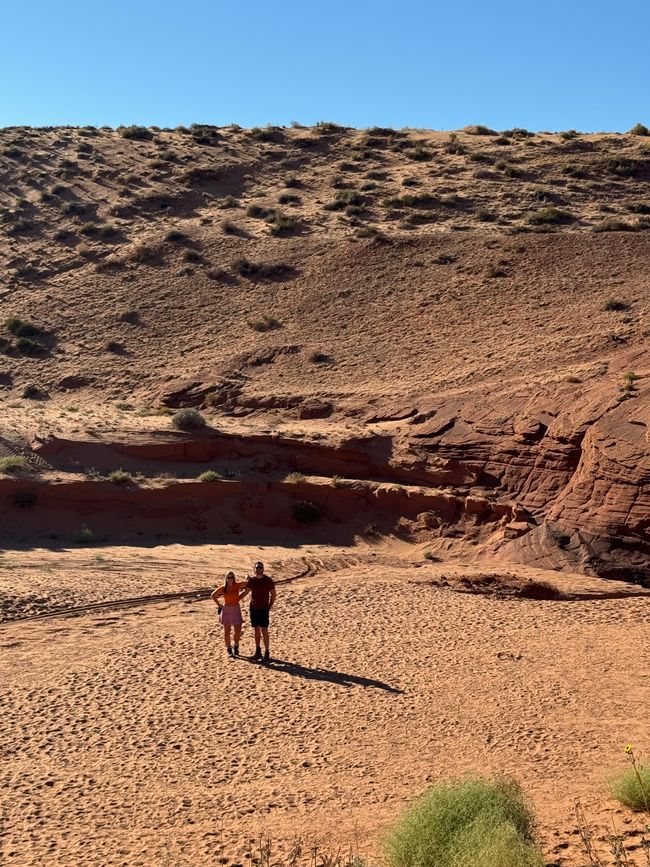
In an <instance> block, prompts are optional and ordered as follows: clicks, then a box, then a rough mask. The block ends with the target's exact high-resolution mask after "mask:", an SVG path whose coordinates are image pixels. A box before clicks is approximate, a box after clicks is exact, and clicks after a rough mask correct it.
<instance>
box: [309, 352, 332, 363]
mask: <svg viewBox="0 0 650 867" xmlns="http://www.w3.org/2000/svg"><path fill="white" fill-rule="evenodd" d="M309 360H310V361H311V363H312V364H327V362H329V361H331V360H332V357H331V356H330V355H327V354H326V353H324V352H318V351H317V352H310V353H309Z"/></svg>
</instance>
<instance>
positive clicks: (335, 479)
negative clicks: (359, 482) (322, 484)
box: [332, 476, 348, 488]
mask: <svg viewBox="0 0 650 867" xmlns="http://www.w3.org/2000/svg"><path fill="white" fill-rule="evenodd" d="M347 486H348V485H347V482H346V481H345V479H344V478H342V477H341V476H332V487H333V488H347Z"/></svg>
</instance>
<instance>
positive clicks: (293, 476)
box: [284, 473, 307, 485]
mask: <svg viewBox="0 0 650 867" xmlns="http://www.w3.org/2000/svg"><path fill="white" fill-rule="evenodd" d="M284 480H285V482H291V484H293V485H299V484H301V483H302V482H306V481H307V477H306V476H305V475H304V473H289V474H288V475H286V476H285V477H284Z"/></svg>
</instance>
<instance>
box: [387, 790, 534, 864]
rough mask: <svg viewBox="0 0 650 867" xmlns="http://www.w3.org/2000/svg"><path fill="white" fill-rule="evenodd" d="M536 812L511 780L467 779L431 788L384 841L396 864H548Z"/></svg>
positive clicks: (388, 853) (390, 859) (389, 857)
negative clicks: (535, 823) (536, 838)
mask: <svg viewBox="0 0 650 867" xmlns="http://www.w3.org/2000/svg"><path fill="white" fill-rule="evenodd" d="M532 832H533V814H532V812H531V810H530V808H529V807H528V805H527V804H526V802H525V799H524V796H523V793H522V791H521V789H520V788H519V786H518V785H517V784H516V783H515V782H512V781H509V780H504V779H501V778H497V779H494V780H482V779H467V780H452V781H449V782H441V783H438V784H437V785H435V786H433V787H432V788H430V789H429V790H428V791H427V792H425V794H424V795H422V797H421V798H420V799H419V800H418V801H416V803H415V804H414V805H413V806H412V807H411V808H410V809H409V810H408V811H407V812H406V813H405V814H404V815H403V817H402V818H401V819H400V820H399V821H398V823H397V825H396V826H395V828H394V829H393V831H392V833H391V834H390V835H389V836H388V838H387V839H386V841H385V852H386V858H387V861H388V863H389V864H390V865H391V867H429V865H430V867H434V865H435V867H543V865H544V863H545V862H544V858H543V856H542V853H541V852H540V850H539V849H538V847H537V846H536V844H535V842H534V840H533V837H532Z"/></svg>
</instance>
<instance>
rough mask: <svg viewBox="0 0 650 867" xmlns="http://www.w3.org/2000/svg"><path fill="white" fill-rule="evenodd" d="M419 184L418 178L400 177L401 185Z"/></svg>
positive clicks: (417, 185)
mask: <svg viewBox="0 0 650 867" xmlns="http://www.w3.org/2000/svg"><path fill="white" fill-rule="evenodd" d="M421 184H422V181H420V180H419V179H418V178H411V177H408V178H402V186H403V187H419V186H421Z"/></svg>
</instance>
